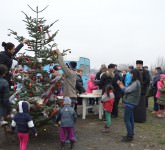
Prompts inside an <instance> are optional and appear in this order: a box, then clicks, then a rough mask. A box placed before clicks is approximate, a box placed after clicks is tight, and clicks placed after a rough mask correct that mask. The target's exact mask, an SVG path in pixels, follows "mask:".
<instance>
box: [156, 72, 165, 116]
mask: <svg viewBox="0 0 165 150" xmlns="http://www.w3.org/2000/svg"><path fill="white" fill-rule="evenodd" d="M157 89H158V90H157V93H156V98H157V101H158V104H159V111H158V113H157V117H164V115H165V110H164V108H165V74H161V75H160V81H158V83H157Z"/></svg>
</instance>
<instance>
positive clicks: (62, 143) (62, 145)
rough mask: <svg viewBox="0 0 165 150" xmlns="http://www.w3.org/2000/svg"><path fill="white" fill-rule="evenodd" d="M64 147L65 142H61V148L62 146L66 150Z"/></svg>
mask: <svg viewBox="0 0 165 150" xmlns="http://www.w3.org/2000/svg"><path fill="white" fill-rule="evenodd" d="M64 148H65V142H61V148H60V150H64Z"/></svg>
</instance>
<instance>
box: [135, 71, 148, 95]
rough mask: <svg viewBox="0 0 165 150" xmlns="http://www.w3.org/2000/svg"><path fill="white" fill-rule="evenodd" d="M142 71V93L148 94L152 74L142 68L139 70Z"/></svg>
mask: <svg viewBox="0 0 165 150" xmlns="http://www.w3.org/2000/svg"><path fill="white" fill-rule="evenodd" d="M138 71H139V72H140V78H141V95H146V92H147V89H148V87H149V85H150V74H149V71H148V70H145V69H140V70H138Z"/></svg>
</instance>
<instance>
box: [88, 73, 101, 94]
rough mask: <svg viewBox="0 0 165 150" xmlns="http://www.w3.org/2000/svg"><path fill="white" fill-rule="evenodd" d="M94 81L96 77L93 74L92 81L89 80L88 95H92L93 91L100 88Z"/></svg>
mask: <svg viewBox="0 0 165 150" xmlns="http://www.w3.org/2000/svg"><path fill="white" fill-rule="evenodd" d="M94 79H95V75H93V74H92V75H90V79H89V80H88V86H87V90H86V92H87V93H92V91H93V90H96V89H98V86H96V85H95V84H94V82H93V81H94Z"/></svg>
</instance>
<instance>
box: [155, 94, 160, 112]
mask: <svg viewBox="0 0 165 150" xmlns="http://www.w3.org/2000/svg"><path fill="white" fill-rule="evenodd" d="M158 110H159V104H158V102H157V98H156V97H155V96H154V111H158Z"/></svg>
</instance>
